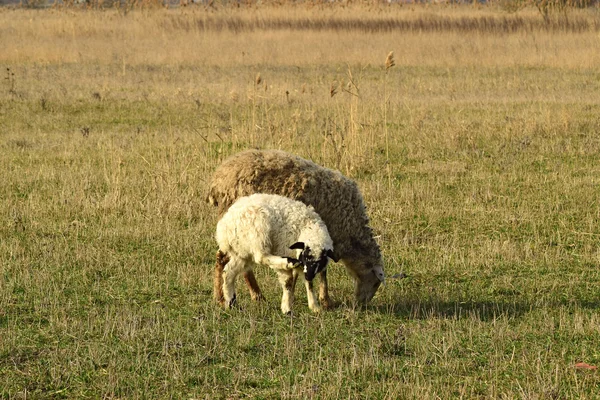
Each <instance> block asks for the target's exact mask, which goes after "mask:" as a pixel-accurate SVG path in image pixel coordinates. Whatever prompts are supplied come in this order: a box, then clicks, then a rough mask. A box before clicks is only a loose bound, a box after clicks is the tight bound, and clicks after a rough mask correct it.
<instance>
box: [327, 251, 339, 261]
mask: <svg viewBox="0 0 600 400" xmlns="http://www.w3.org/2000/svg"><path fill="white" fill-rule="evenodd" d="M325 255H326V256H327V257H329V258H331V259H332V260H333V261H335V262H338V261H339V260H340V259H339V258H336V257H335V256H334V255H333V250H331V249H329V250H327V251H326V252H325Z"/></svg>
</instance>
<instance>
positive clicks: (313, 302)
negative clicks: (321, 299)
mask: <svg viewBox="0 0 600 400" xmlns="http://www.w3.org/2000/svg"><path fill="white" fill-rule="evenodd" d="M304 285H305V286H306V298H307V299H308V308H310V309H311V310H312V311H313V312H320V311H321V307H319V303H317V296H316V295H315V287H314V285H313V281H310V282H309V281H307V280H304Z"/></svg>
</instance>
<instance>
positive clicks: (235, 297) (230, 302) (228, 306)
mask: <svg viewBox="0 0 600 400" xmlns="http://www.w3.org/2000/svg"><path fill="white" fill-rule="evenodd" d="M236 300H237V296H236V295H235V294H234V295H233V297H232V298H231V300H229V303H227V308H229V309H231V308H234V307H235V306H236Z"/></svg>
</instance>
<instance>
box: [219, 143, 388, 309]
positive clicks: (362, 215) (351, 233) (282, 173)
mask: <svg viewBox="0 0 600 400" xmlns="http://www.w3.org/2000/svg"><path fill="white" fill-rule="evenodd" d="M252 193H272V194H279V195H282V196H286V197H289V198H292V199H295V200H299V201H302V202H303V203H305V204H307V205H311V206H313V207H314V209H315V211H316V212H317V213H318V214H319V215H320V216H321V218H322V219H323V221H324V222H325V224H326V225H327V228H328V230H329V234H330V235H331V238H332V240H333V246H334V256H335V257H333V260H334V261H338V260H340V261H341V262H342V263H343V264H344V266H345V267H346V269H347V271H348V272H349V273H350V275H352V277H353V278H354V279H355V280H356V287H355V296H356V299H357V300H358V301H359V302H361V303H367V302H369V301H370V300H371V299H372V298H373V296H374V295H375V292H376V291H377V289H378V288H379V286H380V284H381V282H383V280H384V271H383V260H382V258H381V252H380V250H379V246H378V245H377V242H376V241H375V239H374V238H373V232H372V230H371V228H370V227H369V217H368V216H367V213H366V209H365V205H364V202H363V198H362V195H361V193H360V191H359V189H358V186H357V185H356V183H355V182H354V181H353V180H351V179H349V178H347V177H345V176H344V175H342V174H341V173H340V172H338V171H334V170H331V169H328V168H324V167H322V166H320V165H317V164H315V163H313V162H312V161H309V160H305V159H303V158H300V157H298V156H295V155H293V154H289V153H286V152H283V151H279V150H247V151H243V152H240V153H238V154H235V155H233V156H231V157H230V158H228V159H227V160H225V161H224V162H223V163H222V164H221V165H220V166H219V167H218V168H217V169H216V171H215V172H214V174H213V176H212V180H211V183H210V186H209V190H208V195H207V201H208V202H209V203H210V204H212V205H213V206H216V207H218V212H219V216H221V215H223V213H224V212H225V211H227V209H228V208H229V207H230V206H231V204H232V203H233V202H234V201H235V200H236V199H237V198H239V197H241V196H246V195H249V194H252ZM226 263H227V257H226V256H225V255H223V254H222V253H220V252H218V253H217V262H216V264H215V299H216V300H217V301H222V298H223V295H222V292H221V286H222V285H221V283H220V281H219V279H220V276H221V273H220V271H222V270H223V268H224V265H226ZM244 278H245V279H246V283H247V285H248V287H249V289H250V294H251V295H252V298H253V299H261V298H262V294H261V291H260V289H259V287H258V283H257V282H256V279H255V278H254V274H253V273H252V272H251V271H249V272H248V273H246V274H245V276H244ZM319 300H320V302H321V305H322V306H324V307H326V308H327V307H329V306H331V300H330V298H329V287H328V284H327V275H326V271H323V272H321V280H320V286H319Z"/></svg>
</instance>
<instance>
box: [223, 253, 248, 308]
mask: <svg viewBox="0 0 600 400" xmlns="http://www.w3.org/2000/svg"><path fill="white" fill-rule="evenodd" d="M244 267H245V262H244V260H242V259H241V258H238V257H233V256H232V257H231V258H230V259H229V262H228V263H227V265H226V266H225V268H224V270H223V302H224V304H225V307H227V308H231V307H232V306H233V305H234V304H235V298H236V297H235V278H237V276H238V275H239V274H240V272H242V271H243V270H244Z"/></svg>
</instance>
